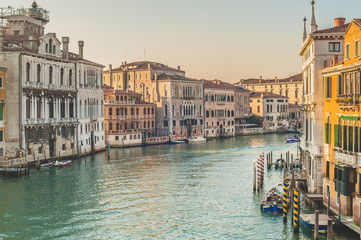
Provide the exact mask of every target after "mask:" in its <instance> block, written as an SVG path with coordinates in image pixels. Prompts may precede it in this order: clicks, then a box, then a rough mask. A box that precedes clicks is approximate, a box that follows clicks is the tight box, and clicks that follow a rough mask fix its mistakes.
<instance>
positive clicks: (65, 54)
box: [61, 37, 69, 60]
mask: <svg viewBox="0 0 361 240" xmlns="http://www.w3.org/2000/svg"><path fill="white" fill-rule="evenodd" d="M61 40H62V42H63V58H64V59H66V60H68V59H69V37H62V38H61Z"/></svg>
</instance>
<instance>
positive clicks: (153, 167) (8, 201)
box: [0, 135, 358, 240]
mask: <svg viewBox="0 0 361 240" xmlns="http://www.w3.org/2000/svg"><path fill="white" fill-rule="evenodd" d="M285 137H286V136H285V135H266V136H244V137H238V138H232V139H222V140H214V141H209V142H207V143H196V144H180V145H158V146H148V147H137V148H127V149H112V150H111V154H110V155H111V156H110V160H109V161H108V160H107V157H106V156H107V155H106V153H99V154H97V155H95V156H93V157H88V158H86V159H85V158H83V159H82V160H81V161H78V160H76V161H75V162H74V163H73V164H72V165H71V166H69V167H64V168H53V169H44V170H40V171H37V170H32V171H31V173H30V175H29V176H25V177H21V178H10V179H2V180H0V239H186V240H188V239H195V240H198V239H310V238H312V233H310V232H309V231H308V230H307V229H304V228H302V227H301V233H300V235H299V236H294V235H293V233H292V228H291V224H290V222H288V223H287V224H284V223H283V220H282V216H280V215H278V216H276V215H274V214H266V213H261V211H260V202H261V200H262V198H263V196H264V194H265V191H266V190H267V189H269V188H271V187H273V186H274V185H276V184H278V183H280V179H281V176H282V174H281V172H280V171H276V170H272V171H269V172H267V174H266V177H265V190H264V191H261V192H260V193H253V190H252V183H253V180H252V168H253V165H252V162H253V161H254V160H255V159H256V158H257V157H258V156H259V155H260V154H261V153H262V152H268V151H271V150H272V151H273V152H274V156H275V157H277V156H279V154H280V153H282V152H283V153H284V152H286V151H291V153H296V145H295V144H291V145H287V144H285V143H284V139H285ZM303 209H305V210H307V208H306V207H305V206H303ZM309 211H310V210H309ZM353 238H354V239H358V238H357V236H352V235H347V236H336V237H335V238H334V239H353ZM321 239H325V238H324V237H321Z"/></svg>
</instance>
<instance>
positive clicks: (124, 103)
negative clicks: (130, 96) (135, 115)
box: [104, 100, 135, 105]
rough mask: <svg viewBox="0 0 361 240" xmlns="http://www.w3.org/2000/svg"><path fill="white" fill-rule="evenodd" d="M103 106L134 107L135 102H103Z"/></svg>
mask: <svg viewBox="0 0 361 240" xmlns="http://www.w3.org/2000/svg"><path fill="white" fill-rule="evenodd" d="M104 104H105V105H134V104H135V100H132V101H109V100H107V101H105V102H104Z"/></svg>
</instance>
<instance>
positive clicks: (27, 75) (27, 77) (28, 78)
mask: <svg viewBox="0 0 361 240" xmlns="http://www.w3.org/2000/svg"><path fill="white" fill-rule="evenodd" d="M25 77H26V81H27V82H29V81H30V63H26V75H25Z"/></svg>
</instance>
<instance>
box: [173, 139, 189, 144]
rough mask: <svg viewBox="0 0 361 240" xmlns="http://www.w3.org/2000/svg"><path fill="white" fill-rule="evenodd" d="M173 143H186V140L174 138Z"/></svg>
mask: <svg viewBox="0 0 361 240" xmlns="http://www.w3.org/2000/svg"><path fill="white" fill-rule="evenodd" d="M170 143H171V144H181V143H185V141H184V140H172V141H170Z"/></svg>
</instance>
